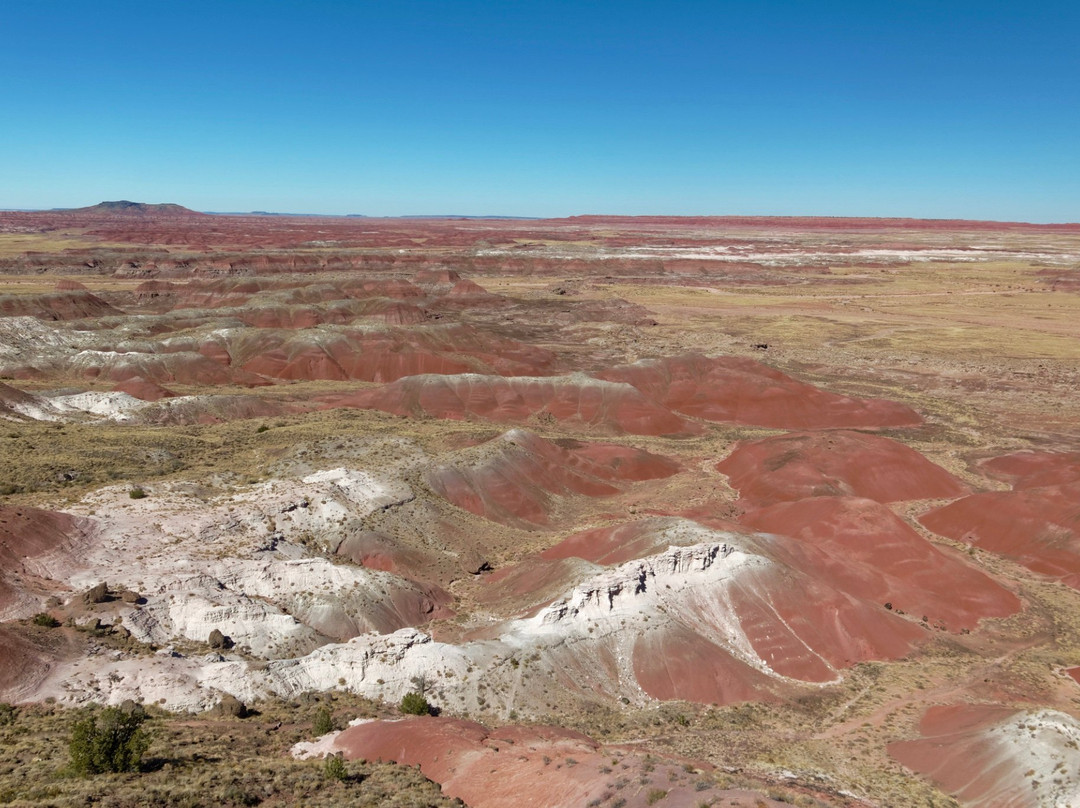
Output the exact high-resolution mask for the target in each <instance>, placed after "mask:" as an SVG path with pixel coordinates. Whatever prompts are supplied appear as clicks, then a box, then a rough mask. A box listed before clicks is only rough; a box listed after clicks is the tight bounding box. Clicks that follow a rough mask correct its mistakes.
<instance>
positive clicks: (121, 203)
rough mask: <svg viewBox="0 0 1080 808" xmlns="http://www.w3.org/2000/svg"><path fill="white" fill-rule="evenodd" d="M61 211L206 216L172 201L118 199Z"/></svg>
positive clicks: (113, 214) (119, 214) (129, 214)
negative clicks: (150, 201)
mask: <svg viewBox="0 0 1080 808" xmlns="http://www.w3.org/2000/svg"><path fill="white" fill-rule="evenodd" d="M61 212H63V213H86V214H103V215H107V216H206V215H207V214H205V213H199V212H198V211H194V210H191V209H190V208H185V207H184V206H183V205H176V204H173V203H169V202H166V203H162V204H150V203H147V202H130V201H128V200H126V199H119V200H116V201H115V202H98V203H97V204H96V205H90V206H89V207H85V208H68V209H64V210H63V211H61Z"/></svg>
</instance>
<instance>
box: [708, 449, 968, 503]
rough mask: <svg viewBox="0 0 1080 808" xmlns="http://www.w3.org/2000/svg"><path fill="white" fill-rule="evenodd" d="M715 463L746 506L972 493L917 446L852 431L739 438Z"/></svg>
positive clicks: (954, 495)
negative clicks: (813, 499)
mask: <svg viewBox="0 0 1080 808" xmlns="http://www.w3.org/2000/svg"><path fill="white" fill-rule="evenodd" d="M716 468H717V470H719V471H721V472H723V473H724V474H726V475H727V476H728V479H729V480H730V481H731V485H732V487H733V488H735V489H736V490H738V492H739V501H740V503H741V504H743V505H745V506H746V507H748V508H754V507H761V506H764V505H772V504H773V503H777V502H789V501H794V500H799V499H803V498H805V497H820V496H856V497H866V498H867V499H873V500H876V501H878V502H900V501H904V500H912V499H955V498H956V497H960V496H963V495H964V494H967V493H969V489H968V487H967V486H966V485H964V484H963V483H962V482H960V480H958V479H957V478H956V477H954V476H953V475H952V474H950V473H949V472H947V471H945V469H943V468H941V467H940V466H936V465H934V464H933V463H931V462H930V461H929V460H927V459H926V458H925V457H923V456H922V455H921V454H919V453H918V452H916V451H915V450H914V449H911V448H909V447H907V446H905V445H904V444H902V443H900V442H899V441H895V440H892V439H890V438H886V437H883V436H881V435H873V434H868V433H865V432H854V431H851V430H830V431H827V432H792V433H789V434H786V435H776V436H774V437H771V438H765V439H764V440H758V441H748V442H744V443H740V444H738V446H737V447H736V448H735V451H733V452H732V453H731V454H730V455H728V457H727V458H725V459H724V460H723V461H721V462H720V463H718V464H717V466H716Z"/></svg>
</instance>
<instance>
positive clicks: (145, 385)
mask: <svg viewBox="0 0 1080 808" xmlns="http://www.w3.org/2000/svg"><path fill="white" fill-rule="evenodd" d="M113 390H114V391H116V392H118V393H127V394H128V395H129V396H134V397H135V398H140V399H142V400H143V401H160V400H161V399H163V398H172V397H173V396H175V395H176V393H174V392H173V391H172V390H169V389H168V388H166V387H162V386H161V385H160V384H156V383H155V382H150V381H147V380H146V379H144V378H142V377H141V376H135V377H133V378H131V379H125V380H124V381H122V382H120V384H118V385H116V387H114V388H113Z"/></svg>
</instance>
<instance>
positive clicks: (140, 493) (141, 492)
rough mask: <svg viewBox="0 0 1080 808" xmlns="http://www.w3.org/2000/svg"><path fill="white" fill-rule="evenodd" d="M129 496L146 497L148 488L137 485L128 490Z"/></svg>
mask: <svg viewBox="0 0 1080 808" xmlns="http://www.w3.org/2000/svg"><path fill="white" fill-rule="evenodd" d="M128 496H129V497H131V498H132V499H143V498H144V497H146V490H145V489H144V488H143V487H142V486H140V485H137V486H135V487H134V488H132V489H131V490H130V491H128Z"/></svg>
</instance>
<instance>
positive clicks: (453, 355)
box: [200, 325, 554, 382]
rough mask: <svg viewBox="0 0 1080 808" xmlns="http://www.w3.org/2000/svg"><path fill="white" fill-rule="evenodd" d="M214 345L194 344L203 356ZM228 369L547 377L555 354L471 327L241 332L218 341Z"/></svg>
mask: <svg viewBox="0 0 1080 808" xmlns="http://www.w3.org/2000/svg"><path fill="white" fill-rule="evenodd" d="M214 348H215V346H210V345H204V346H200V351H204V352H209V351H211V350H214ZM220 349H221V350H223V351H224V352H225V353H226V355H227V356H228V357H230V359H231V363H232V365H233V366H237V367H242V368H244V369H245V370H247V371H249V372H251V373H255V374H259V375H261V376H269V377H273V378H279V379H308V380H315V379H329V380H337V381H344V380H350V379H355V380H359V381H370V382H385V381H395V380H397V379H400V378H402V377H405V376H416V375H421V374H425V373H435V374H444V375H452V374H459V373H469V372H473V371H492V372H495V373H497V374H500V375H526V374H527V375H538V374H542V373H545V372H547V370H548V369H549V368H550V366H551V364H552V363H553V361H554V355H553V354H552V353H551V352H550V351H547V350H545V349H542V348H536V347H533V346H531V345H526V344H524V343H520V342H516V341H514V340H510V339H505V338H501V337H496V336H494V335H491V334H488V333H485V332H482V331H479V330H478V329H475V328H472V327H471V326H464V325H452V326H441V325H440V326H430V327H414V328H409V329H405V328H394V329H385V330H383V329H336V328H329V327H328V328H312V329H306V330H303V331H266V330H262V331H255V330H250V331H241V332H233V333H230V334H229V335H228V336H227V337H224V338H222V339H221V340H220Z"/></svg>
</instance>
